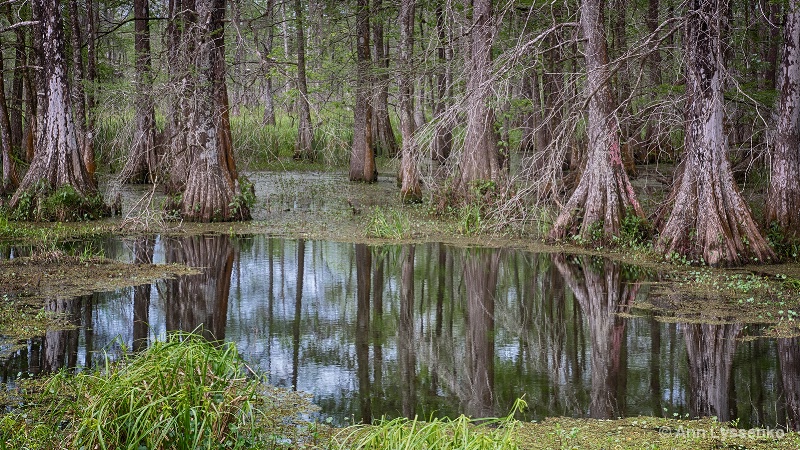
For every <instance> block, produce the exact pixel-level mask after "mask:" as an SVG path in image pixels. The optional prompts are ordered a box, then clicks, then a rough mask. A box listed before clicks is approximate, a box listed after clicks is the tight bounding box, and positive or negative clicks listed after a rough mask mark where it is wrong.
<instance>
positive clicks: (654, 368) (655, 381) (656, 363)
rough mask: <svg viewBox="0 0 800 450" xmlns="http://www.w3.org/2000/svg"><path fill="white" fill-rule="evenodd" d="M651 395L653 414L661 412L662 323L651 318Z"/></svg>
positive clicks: (656, 414)
mask: <svg viewBox="0 0 800 450" xmlns="http://www.w3.org/2000/svg"><path fill="white" fill-rule="evenodd" d="M650 395H651V399H652V400H651V401H652V402H653V415H654V416H658V415H659V414H661V323H660V322H658V321H657V320H656V319H655V317H652V318H651V319H650Z"/></svg>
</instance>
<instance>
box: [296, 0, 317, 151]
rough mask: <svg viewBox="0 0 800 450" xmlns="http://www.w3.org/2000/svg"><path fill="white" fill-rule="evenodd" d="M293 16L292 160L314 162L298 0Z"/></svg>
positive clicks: (304, 50) (301, 14)
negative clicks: (295, 122) (294, 125)
mask: <svg viewBox="0 0 800 450" xmlns="http://www.w3.org/2000/svg"><path fill="white" fill-rule="evenodd" d="M294 14H295V20H296V22H297V91H298V94H299V97H298V99H297V106H298V110H297V114H298V116H299V119H300V120H299V123H298V125H297V143H296V145H295V147H294V159H298V160H303V161H313V160H314V149H313V147H312V143H313V142H312V141H313V139H314V131H313V130H312V129H311V105H310V103H309V101H308V86H307V83H306V44H305V39H306V38H305V33H304V30H303V27H304V26H305V23H304V21H303V5H302V2H301V1H300V0H295V2H294Z"/></svg>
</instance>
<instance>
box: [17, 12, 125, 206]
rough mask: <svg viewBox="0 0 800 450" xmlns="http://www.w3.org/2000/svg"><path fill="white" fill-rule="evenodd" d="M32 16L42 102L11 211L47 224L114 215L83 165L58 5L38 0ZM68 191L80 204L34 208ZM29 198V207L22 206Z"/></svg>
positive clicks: (26, 204)
mask: <svg viewBox="0 0 800 450" xmlns="http://www.w3.org/2000/svg"><path fill="white" fill-rule="evenodd" d="M31 6H32V9H33V16H34V18H35V19H36V20H37V21H38V23H37V25H36V28H35V30H34V35H37V36H40V38H39V39H36V40H35V43H36V44H37V45H40V46H41V47H40V53H39V57H40V60H39V66H40V67H41V71H40V77H39V79H40V80H41V85H40V86H41V89H42V91H43V94H44V95H43V96H42V102H41V104H40V105H39V108H38V113H39V114H38V117H39V119H38V124H37V130H36V131H37V138H36V144H37V145H38V148H37V151H36V153H35V155H34V158H33V162H32V163H31V166H30V168H29V169H28V172H27V173H26V174H25V177H24V178H23V179H22V181H21V182H20V186H19V188H18V189H17V192H16V193H15V194H14V196H13V197H12V199H11V202H10V206H11V208H12V209H16V208H17V207H18V206H22V207H23V208H26V209H27V211H19V215H20V216H22V217H29V218H37V219H44V220H52V219H55V220H72V219H83V218H96V217H99V216H103V215H108V213H109V212H110V211H109V209H108V207H107V206H105V205H104V204H103V202H102V200H101V199H100V198H99V194H98V192H97V187H96V186H95V184H94V183H93V181H92V179H91V177H90V175H89V173H88V172H87V171H86V166H85V165H84V162H83V158H82V156H83V155H82V154H81V148H80V146H79V143H78V139H77V133H76V130H75V122H74V119H73V108H72V99H71V97H70V95H69V93H70V89H69V85H68V81H67V63H66V58H65V51H64V29H63V24H62V21H61V13H60V11H59V3H58V1H56V0H34V1H33V2H32V4H31ZM63 186H70V187H71V188H72V189H73V190H74V192H75V194H76V196H77V197H76V198H73V199H71V201H70V204H64V205H62V206H61V207H59V208H57V209H56V210H53V211H44V210H42V209H41V208H36V206H37V204H38V203H39V202H40V201H42V200H43V197H45V196H47V195H49V194H50V193H52V192H53V191H55V190H57V189H59V188H61V187H63ZM23 195H26V196H27V195H30V198H31V199H32V201H31V202H27V201H26V202H23V203H22V204H20V199H21V198H22V197H23Z"/></svg>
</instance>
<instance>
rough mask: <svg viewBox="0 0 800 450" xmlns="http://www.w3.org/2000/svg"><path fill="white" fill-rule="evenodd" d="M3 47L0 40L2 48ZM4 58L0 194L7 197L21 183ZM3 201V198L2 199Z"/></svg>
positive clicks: (0, 106) (0, 85)
mask: <svg viewBox="0 0 800 450" xmlns="http://www.w3.org/2000/svg"><path fill="white" fill-rule="evenodd" d="M0 38H1V36H0ZM2 48H3V45H2V42H0V49H2ZM2 74H3V58H2V55H0V160H2V166H3V167H2V171H3V172H2V177H3V180H2V186H0V196H2V197H3V198H5V197H6V196H7V195H9V194H10V193H11V192H13V191H14V189H16V187H17V184H19V179H17V170H16V168H15V167H14V158H13V150H12V142H13V139H12V135H13V133H12V128H11V121H10V119H9V113H8V107H7V106H6V105H8V102H7V101H6V87H5V81H4V78H5V77H3V75H2ZM0 203H2V200H0Z"/></svg>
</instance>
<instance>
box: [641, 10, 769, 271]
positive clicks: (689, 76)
mask: <svg viewBox="0 0 800 450" xmlns="http://www.w3.org/2000/svg"><path fill="white" fill-rule="evenodd" d="M688 5H689V6H688V7H689V10H688V11H687V14H686V32H685V39H684V41H685V42H684V44H685V52H686V65H685V71H686V75H685V76H686V95H687V100H686V130H685V139H684V148H685V152H686V155H685V156H684V160H683V161H682V163H681V167H680V168H679V169H677V170H678V172H677V173H678V177H677V179H676V182H675V184H674V187H673V192H672V194H670V198H672V199H674V203H673V206H672V211H671V213H670V215H669V218H668V219H667V220H666V223H665V224H664V226H663V227H661V234H660V236H659V239H658V242H657V244H656V250H657V251H659V252H661V253H663V254H664V255H668V256H669V255H673V254H679V255H683V256H684V257H686V258H688V259H690V260H695V261H701V262H705V263H707V264H710V265H713V266H719V265H737V264H744V263H747V262H753V261H755V262H764V261H766V260H771V259H774V258H775V255H774V253H773V252H772V250H771V249H770V248H769V246H767V243H766V241H765V240H764V238H763V237H762V236H761V233H760V232H759V230H758V227H757V226H756V223H755V221H753V218H752V216H751V214H750V209H749V208H748V207H747V204H746V203H745V201H744V199H743V198H742V196H741V194H740V193H739V190H738V187H737V186H736V183H735V181H734V180H733V174H732V172H731V167H730V163H729V162H728V159H727V155H726V153H727V150H728V143H727V140H726V136H725V130H724V129H723V114H724V109H723V97H722V76H723V67H722V57H723V55H722V53H721V51H720V48H721V46H722V43H721V42H720V36H721V31H722V28H723V27H724V26H725V21H726V19H725V15H726V14H727V10H728V9H727V2H726V1H724V0H691V1H690V2H689V4H688Z"/></svg>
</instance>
